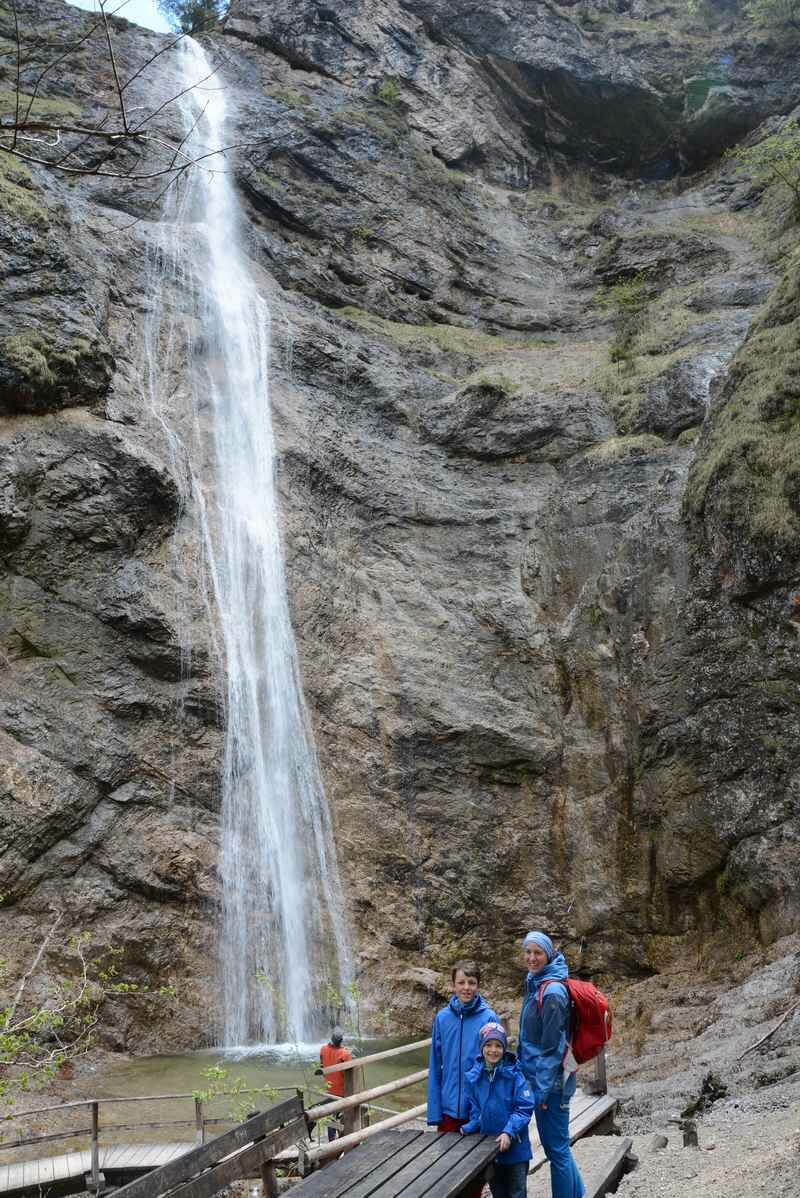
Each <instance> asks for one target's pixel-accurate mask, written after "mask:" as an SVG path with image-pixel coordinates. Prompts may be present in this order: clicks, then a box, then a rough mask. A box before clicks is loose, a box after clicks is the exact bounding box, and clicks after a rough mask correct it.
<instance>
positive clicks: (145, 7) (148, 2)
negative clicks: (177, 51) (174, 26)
mask: <svg viewBox="0 0 800 1198" xmlns="http://www.w3.org/2000/svg"><path fill="white" fill-rule="evenodd" d="M67 3H68V4H74V5H75V7H76V8H85V9H86V10H87V11H88V12H97V4H96V2H95V0H67ZM106 12H109V13H111V12H118V13H119V15H120V16H121V17H125V19H126V20H128V21H133V22H135V24H137V25H144V26H145V27H146V28H147V29H155V30H156V31H157V32H158V33H168V32H169V25H168V24H167V22H166V21H165V20H164V18H163V16H162V15H161V13H160V12H159V11H158V5H157V4H156V0H127V4H125V3H123V0H112V2H111V3H110V4H108V5H107V7H106Z"/></svg>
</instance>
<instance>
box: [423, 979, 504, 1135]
mask: <svg viewBox="0 0 800 1198" xmlns="http://www.w3.org/2000/svg"><path fill="white" fill-rule="evenodd" d="M450 978H451V981H452V984H453V997H452V998H451V999H450V1002H449V1003H448V1004H447V1006H446V1007H443V1008H442V1010H441V1011H439V1012H438V1013H437V1015H436V1017H435V1019H434V1021H433V1031H432V1033H431V1050H430V1055H429V1059H428V1115H427V1118H428V1123H433V1124H435V1125H436V1127H437V1128H438V1130H439V1131H458V1130H459V1128H460V1127H461V1125H462V1123H464V1121H465V1120H466V1117H467V1103H466V1097H465V1093H464V1075H465V1073H466V1072H467V1070H468V1069H471V1068H472V1065H473V1063H474V1061H475V1057H476V1056H477V1053H478V1047H479V1032H480V1030H481V1028H482V1027H483V1025H484V1024H485V1023H489V1022H494V1023H497V1022H499V1021H498V1018H497V1016H496V1015H495V1013H494V1011H493V1010H492V1008H491V1007H490V1006H489V1005H488V1004H487V1003H486V1002H484V1000H483V998H482V997H481V995H480V993H479V992H478V987H479V985H480V981H481V971H480V969H479V968H478V966H477V965H476V964H475V962H474V961H456V963H455V965H454V966H453V969H452V972H451V974H450Z"/></svg>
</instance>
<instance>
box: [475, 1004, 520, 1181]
mask: <svg viewBox="0 0 800 1198" xmlns="http://www.w3.org/2000/svg"><path fill="white" fill-rule="evenodd" d="M507 1049H508V1040H507V1038H506V1033H505V1032H504V1031H503V1028H502V1027H501V1026H500V1024H499V1023H487V1024H486V1026H485V1027H482V1028H481V1055H480V1056H479V1057H478V1060H477V1063H476V1064H475V1065H473V1067H472V1069H470V1071H469V1073H468V1074H467V1076H466V1078H465V1079H464V1081H465V1094H466V1099H467V1108H468V1112H469V1113H468V1116H467V1122H466V1123H465V1124H464V1126H463V1127H462V1128H461V1134H462V1135H464V1136H466V1135H470V1134H471V1133H472V1132H480V1133H481V1135H483V1136H497V1148H498V1156H497V1159H496V1160H495V1162H494V1174H493V1176H492V1179H491V1181H490V1182H489V1188H490V1189H491V1191H492V1198H525V1194H526V1190H527V1177H528V1161H529V1160H530V1159H531V1157H532V1156H533V1153H532V1152H531V1141H530V1137H529V1135H528V1124H529V1123H530V1121H531V1115H532V1114H533V1094H532V1093H531V1090H530V1087H529V1086H528V1083H527V1082H526V1081H525V1078H524V1077H523V1076H522V1071H521V1070H520V1067H519V1065H518V1064H517V1058H516V1057H515V1056H514V1054H513V1052H508V1051H507Z"/></svg>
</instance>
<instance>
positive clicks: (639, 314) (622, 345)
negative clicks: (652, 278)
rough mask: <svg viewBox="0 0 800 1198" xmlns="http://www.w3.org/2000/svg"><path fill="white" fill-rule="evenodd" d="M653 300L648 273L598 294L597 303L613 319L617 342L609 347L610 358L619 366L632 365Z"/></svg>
mask: <svg viewBox="0 0 800 1198" xmlns="http://www.w3.org/2000/svg"><path fill="white" fill-rule="evenodd" d="M649 299H650V291H649V284H648V278H647V271H646V270H641V271H639V273H638V274H635V275H632V276H631V277H630V278H627V279H619V280H618V281H617V282H616V283H612V284H611V285H610V286H609V287H601V288H600V289H599V290H598V291H596V292H595V296H594V302H595V304H596V305H597V307H598V308H600V309H601V311H605V312H611V313H612V315H613V317H614V329H615V332H614V339H613V341H612V342H611V344H610V346H609V347H608V353H609V357H610V358H611V361H612V362H616V363H617V365H622V363H623V362H624V363H627V364H629V365H630V364H632V363H633V357H634V353H633V348H634V344H635V341H636V337H637V336H638V334H639V333H640V332H641V328H642V324H643V322H644V314H645V310H646V308H647V304H648V301H649Z"/></svg>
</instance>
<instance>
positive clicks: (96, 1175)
mask: <svg viewBox="0 0 800 1198" xmlns="http://www.w3.org/2000/svg"><path fill="white" fill-rule="evenodd" d="M92 1189H93V1190H94V1192H95V1194H97V1193H99V1191H100V1103H99V1102H93V1103H92Z"/></svg>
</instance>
